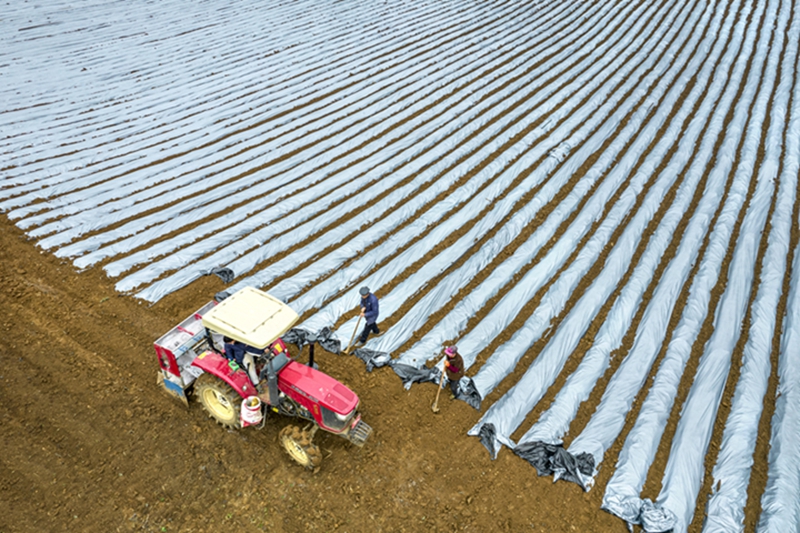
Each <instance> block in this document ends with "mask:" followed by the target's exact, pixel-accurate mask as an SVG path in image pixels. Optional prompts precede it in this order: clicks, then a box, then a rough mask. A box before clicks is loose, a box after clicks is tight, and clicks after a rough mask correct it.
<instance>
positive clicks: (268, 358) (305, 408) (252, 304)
mask: <svg viewBox="0 0 800 533" xmlns="http://www.w3.org/2000/svg"><path fill="white" fill-rule="evenodd" d="M297 320H298V316H297V313H295V312H294V311H293V310H292V309H291V308H290V307H289V306H287V305H286V304H284V303H283V302H281V301H280V300H278V299H277V298H274V297H272V296H270V295H269V294H267V293H265V292H262V291H259V290H257V289H253V288H250V287H246V288H244V289H241V290H240V291H238V292H236V293H235V294H233V295H231V296H228V297H227V298H225V299H222V300H221V301H219V302H218V301H211V302H209V303H207V304H206V305H204V306H203V307H202V308H201V309H199V310H198V311H197V312H195V313H194V314H192V316H190V317H189V318H187V319H186V320H184V321H183V322H181V323H180V324H178V325H177V326H175V327H174V328H172V330H170V331H169V332H168V333H167V334H166V335H164V336H163V337H161V338H160V339H158V340H157V341H156V342H155V350H156V355H157V356H158V363H159V366H160V367H161V371H160V372H159V376H158V377H159V383H160V384H161V385H162V386H163V387H164V389H165V390H166V391H167V392H169V393H170V394H171V395H173V396H175V397H177V398H178V399H180V400H181V401H182V402H183V403H184V404H186V405H188V398H187V395H186V392H187V391H188V390H189V389H190V388H191V387H193V388H194V395H195V396H196V397H197V398H198V399H199V400H200V403H201V404H202V405H203V408H204V409H205V410H206V412H208V415H209V416H210V417H211V418H214V419H215V420H216V421H217V422H219V423H220V424H222V425H223V426H226V427H229V428H234V429H239V428H243V427H246V426H250V425H253V426H256V427H258V428H259V429H260V428H261V427H263V425H264V415H265V414H266V411H267V410H268V409H269V410H271V411H273V412H275V413H280V414H283V415H286V416H291V417H296V418H301V419H304V420H306V421H307V422H308V423H309V424H307V425H306V428H305V429H301V428H300V427H299V426H287V427H285V428H284V429H283V430H281V432H280V435H279V438H280V441H281V444H283V447H284V448H285V449H286V451H287V452H288V453H289V455H290V456H291V457H292V459H294V460H295V461H297V462H298V463H300V464H301V465H302V466H304V467H306V468H309V469H315V468H317V467H318V466H319V464H320V462H321V461H322V455H321V454H320V451H319V448H318V447H317V446H316V445H315V444H313V443H312V442H311V441H312V439H313V437H314V434H315V433H316V431H317V429H318V428H322V429H323V430H325V431H328V432H330V433H334V434H336V435H340V436H342V437H344V438H346V439H347V440H348V441H350V442H352V443H353V444H355V445H356V446H359V447H360V446H363V445H364V443H365V442H366V441H367V438H368V437H369V436H370V434H371V433H372V428H370V427H369V426H368V425H367V424H365V423H364V422H363V421H362V420H361V415H360V414H359V412H358V404H359V400H358V396H357V395H356V394H355V393H354V392H353V391H352V390H350V389H349V388H347V387H346V386H345V385H343V384H342V383H340V382H338V381H337V380H335V379H333V378H332V377H330V376H328V375H326V374H324V373H322V372H320V371H318V370H316V369H315V368H314V363H313V344H312V346H311V352H310V353H311V355H310V357H309V363H308V365H305V364H301V363H298V362H297V361H296V360H295V359H296V357H295V358H292V357H291V356H290V354H289V351H288V349H287V347H286V344H285V343H284V342H283V340H281V336H282V335H284V334H285V333H286V332H287V331H289V329H290V328H291V327H292V326H293V325H294V324H295V323H296V322H297ZM226 342H227V343H231V345H237V348H238V349H240V350H241V352H240V353H243V357H240V358H239V359H240V361H241V362H242V363H243V364H242V365H240V364H237V363H236V362H235V361H234V360H232V359H230V358H228V357H226V355H225V354H226V350H225V343H226Z"/></svg>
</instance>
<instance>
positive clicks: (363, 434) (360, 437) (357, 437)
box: [349, 420, 372, 447]
mask: <svg viewBox="0 0 800 533" xmlns="http://www.w3.org/2000/svg"><path fill="white" fill-rule="evenodd" d="M370 435H372V428H371V427H369V426H368V425H367V424H366V423H364V421H363V420H359V421H358V423H357V424H356V427H354V428H353V429H351V430H350V434H349V437H350V442H352V443H353V444H355V445H356V446H359V447H360V446H363V445H364V443H365V442H367V439H368V438H369V436H370Z"/></svg>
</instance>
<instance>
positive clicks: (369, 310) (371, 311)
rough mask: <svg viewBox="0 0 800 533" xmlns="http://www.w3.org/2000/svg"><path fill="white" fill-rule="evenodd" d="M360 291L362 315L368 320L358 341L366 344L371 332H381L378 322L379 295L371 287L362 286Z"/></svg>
mask: <svg viewBox="0 0 800 533" xmlns="http://www.w3.org/2000/svg"><path fill="white" fill-rule="evenodd" d="M358 293H359V294H360V295H361V316H363V317H364V320H365V321H366V324H365V325H364V330H363V331H362V332H361V337H359V339H358V342H359V343H360V344H364V343H365V342H367V337H369V334H370V332H372V333H374V334H376V335H378V334H379V333H380V330H379V329H378V324H377V322H378V312H379V310H378V297H377V296H375V295H374V294H372V293H371V292H370V291H369V287H361V288H360V289H359V290H358Z"/></svg>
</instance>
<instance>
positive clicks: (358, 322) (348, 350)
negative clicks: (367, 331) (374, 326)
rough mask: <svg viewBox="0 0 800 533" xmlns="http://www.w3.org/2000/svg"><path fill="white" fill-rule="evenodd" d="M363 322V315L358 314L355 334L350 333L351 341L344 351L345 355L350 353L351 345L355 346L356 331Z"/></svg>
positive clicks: (354, 329)
mask: <svg viewBox="0 0 800 533" xmlns="http://www.w3.org/2000/svg"><path fill="white" fill-rule="evenodd" d="M360 324H361V315H358V320H356V327H355V328H353V334H352V335H350V342H349V343H347V349H346V350H345V351H344V353H345V355H348V354H349V353H350V347H351V346H353V339H355V338H356V331H358V326H359V325H360Z"/></svg>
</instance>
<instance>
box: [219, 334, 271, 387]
mask: <svg viewBox="0 0 800 533" xmlns="http://www.w3.org/2000/svg"><path fill="white" fill-rule="evenodd" d="M222 341H223V342H224V343H225V357H226V358H228V360H229V361H236V364H237V365H239V368H241V369H242V370H244V371H245V372H247V375H248V377H249V378H250V382H251V383H252V384H253V385H256V384H258V373H257V372H256V363H255V360H254V357H253V356H255V357H258V356H260V355H263V354H264V350H259V349H258V348H253V347H252V346H250V345H249V344H245V343H243V342H239V341H237V340H233V339H231V338H230V337H223V338H222Z"/></svg>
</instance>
